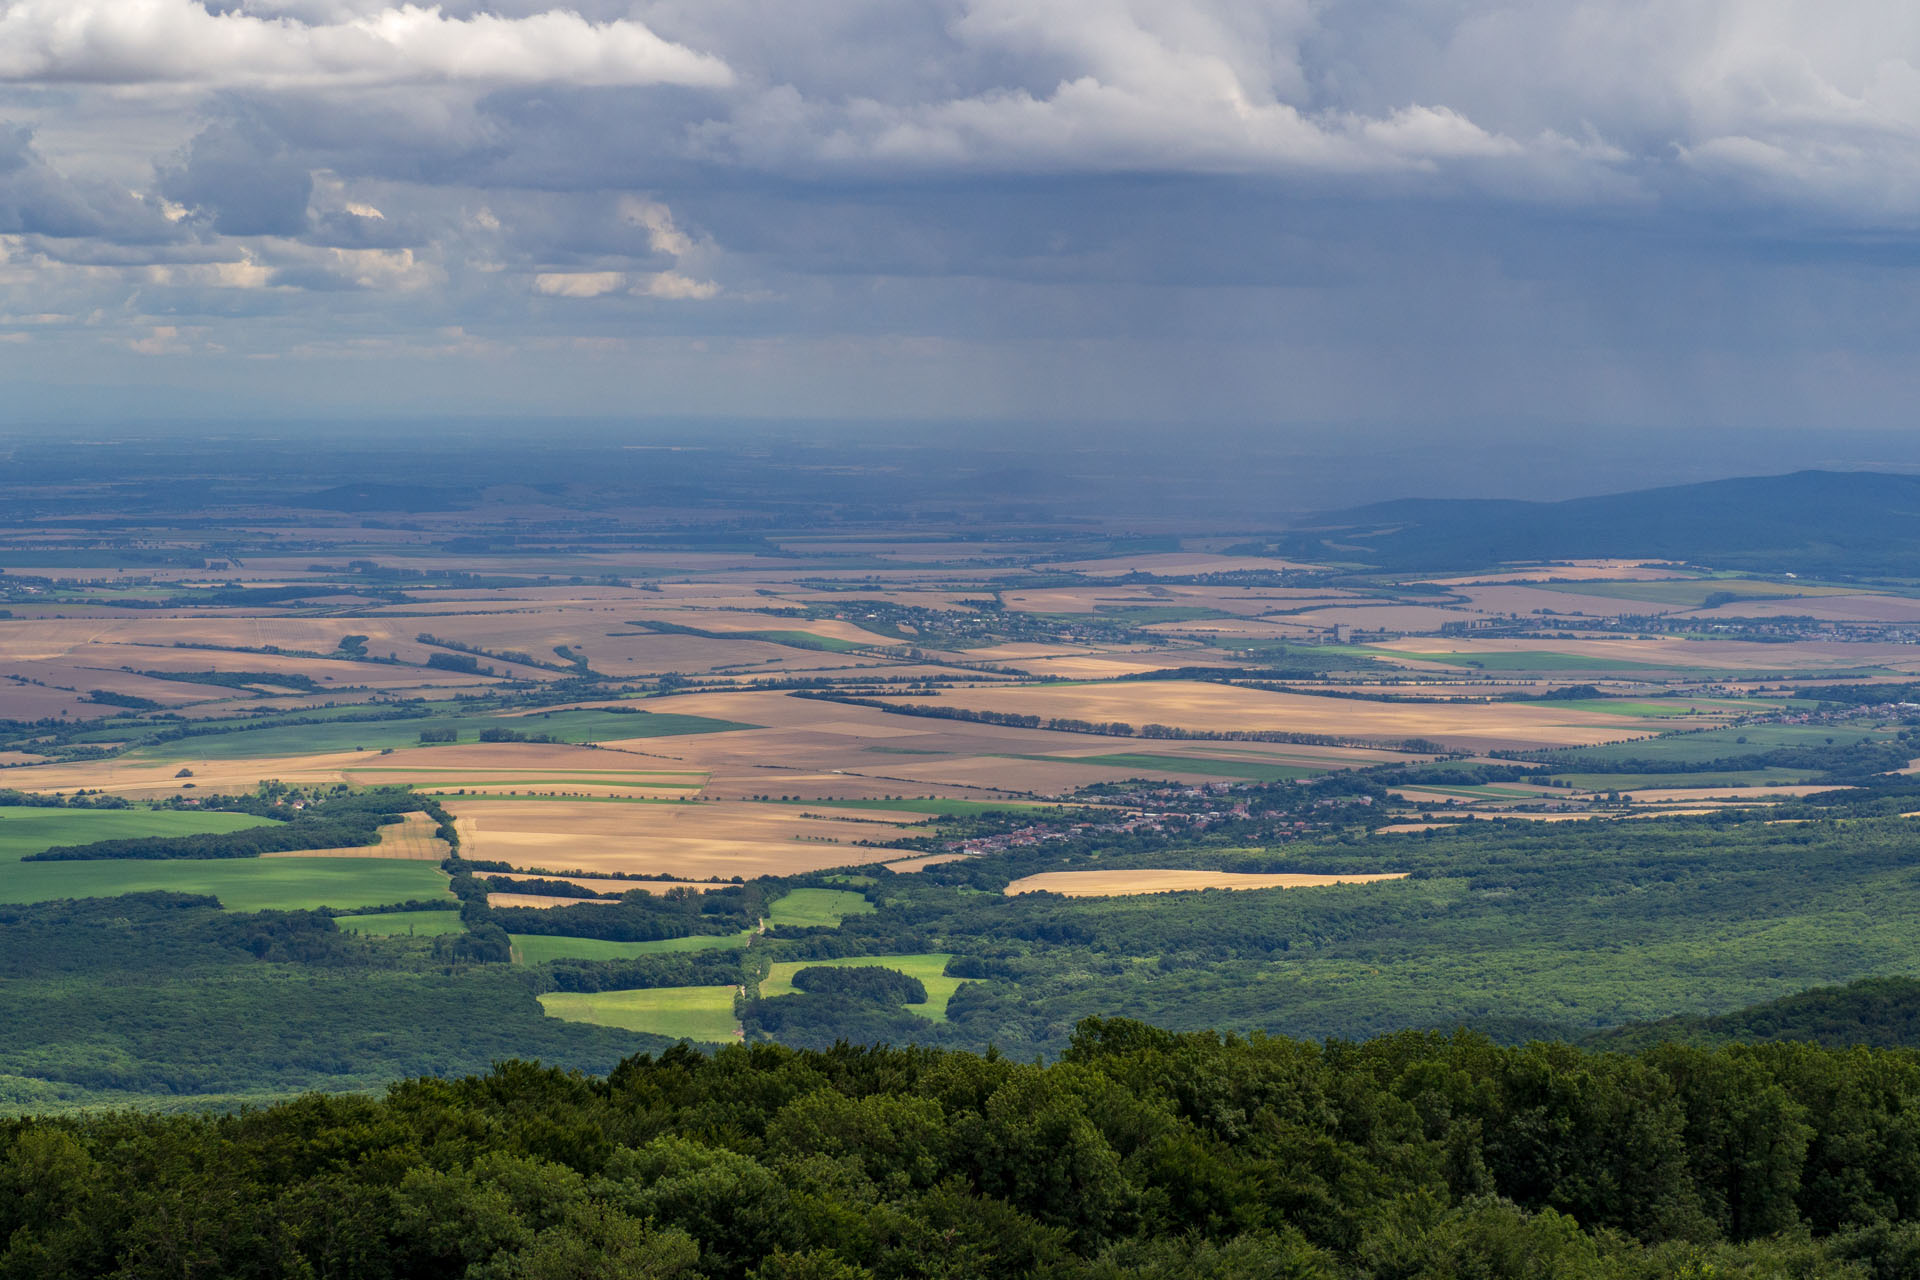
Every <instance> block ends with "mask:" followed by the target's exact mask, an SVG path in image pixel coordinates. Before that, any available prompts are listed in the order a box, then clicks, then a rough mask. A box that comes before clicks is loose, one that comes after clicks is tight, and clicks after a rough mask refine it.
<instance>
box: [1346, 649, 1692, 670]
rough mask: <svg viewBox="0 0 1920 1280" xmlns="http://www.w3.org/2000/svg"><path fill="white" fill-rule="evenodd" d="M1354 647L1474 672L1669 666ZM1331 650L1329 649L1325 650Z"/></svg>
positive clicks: (1567, 656)
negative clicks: (1465, 668)
mask: <svg viewBox="0 0 1920 1280" xmlns="http://www.w3.org/2000/svg"><path fill="white" fill-rule="evenodd" d="M1353 647H1354V648H1357V649H1359V650H1360V651H1362V652H1365V653H1372V654H1377V655H1379V656H1380V657H1382V658H1406V659H1410V660H1412V661H1417V662H1437V663H1439V664H1440V665H1442V666H1448V667H1467V668H1470V669H1472V670H1475V671H1664V670H1670V669H1671V668H1669V667H1666V666H1665V665H1664V664H1662V663H1658V662H1630V661H1628V660H1627V659H1625V658H1596V657H1592V656H1589V655H1587V654H1582V653H1558V652H1555V651H1553V650H1550V649H1514V650H1502V649H1487V650H1482V651H1479V652H1474V653H1459V652H1447V653H1410V652H1407V651H1405V650H1401V649H1380V648H1372V647H1369V646H1365V645H1356V646H1353ZM1329 652H1332V650H1329Z"/></svg>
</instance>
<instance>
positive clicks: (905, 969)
mask: <svg viewBox="0 0 1920 1280" xmlns="http://www.w3.org/2000/svg"><path fill="white" fill-rule="evenodd" d="M951 959H953V957H952V956H951V955H950V954H948V953H947V952H944V951H942V952H934V953H930V954H926V955H916V956H848V957H846V958H844V959H840V960H783V961H781V962H779V963H778V964H776V965H774V966H773V968H772V969H771V970H770V971H769V972H768V974H767V978H766V981H764V982H762V983H761V984H760V996H761V998H762V999H766V1000H771V999H772V998H773V997H775V996H790V995H792V994H794V992H795V991H797V990H798V988H797V987H795V986H794V985H793V975H794V974H796V973H798V972H800V971H801V970H802V969H812V968H816V967H820V968H832V969H849V968H857V967H860V966H863V965H870V966H876V967H879V968H882V969H892V970H893V971H894V972H895V973H904V974H906V975H907V976H908V977H909V978H918V979H920V981H921V982H922V983H923V984H925V986H926V988H927V1002H926V1003H925V1004H908V1005H902V1006H900V1007H901V1008H903V1009H905V1010H906V1011H907V1012H908V1013H917V1014H919V1015H920V1016H921V1017H923V1018H925V1019H927V1020H928V1021H929V1022H945V1021H946V1020H947V1001H948V1000H950V999H952V998H953V993H954V992H955V991H958V990H959V989H960V984H961V983H963V982H966V981H968V979H966V978H949V977H947V976H946V968H947V961H949V960H951Z"/></svg>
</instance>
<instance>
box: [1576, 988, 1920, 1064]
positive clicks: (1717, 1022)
mask: <svg viewBox="0 0 1920 1280" xmlns="http://www.w3.org/2000/svg"><path fill="white" fill-rule="evenodd" d="M1663 1040H1673V1041H1681V1042H1684V1043H1687V1044H1702V1045H1715V1044H1730V1043H1733V1042H1735V1041H1759V1040H1802V1041H1806V1042H1807V1043H1809V1044H1820V1045H1826V1046H1828V1047H1830V1048H1841V1047H1844V1046H1848V1045H1867V1046H1870V1047H1872V1048H1875V1049H1920V979H1916V978H1863V979H1862V980H1860V981H1859V982H1850V983H1848V984H1847V985H1845V986H1842V987H1815V988H1814V989H1813V990H1811V991H1801V992H1797V993H1795V994H1793V995H1790V996H1783V997H1782V998H1780V999H1778V1000H1769V1001H1767V1002H1766V1003H1765V1004H1757V1005H1754V1006H1752V1007H1751V1008H1747V1009H1737V1010H1735V1011H1733V1012H1732V1013H1723V1014H1718V1015H1716V1016H1714V1017H1707V1018H1663V1019H1661V1020H1660V1021H1658V1022H1636V1023H1629V1024H1628V1025H1626V1026H1622V1027H1613V1028H1610V1029H1608V1030H1606V1031H1601V1032H1598V1033H1596V1034H1594V1035H1592V1036H1590V1037H1587V1039H1586V1043H1588V1044H1591V1045H1597V1046H1605V1047H1607V1048H1635V1047H1642V1046H1646V1045H1652V1044H1655V1043H1658V1042H1660V1041H1663Z"/></svg>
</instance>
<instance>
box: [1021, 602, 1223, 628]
mask: <svg viewBox="0 0 1920 1280" xmlns="http://www.w3.org/2000/svg"><path fill="white" fill-rule="evenodd" d="M1093 612H1094V615H1095V616H1096V617H1097V618H1098V619H1099V620H1100V621H1102V622H1117V623H1119V624H1120V625H1121V626H1123V627H1150V626H1152V625H1153V624H1155V623H1157V622H1202V621H1205V620H1207V619H1210V618H1231V617H1233V616H1234V615H1233V614H1231V613H1225V612H1222V611H1221V610H1219V609H1208V608H1205V607H1202V606H1199V605H1184V604H1142V605H1126V604H1103V605H1095V606H1094V610H1093ZM1046 616H1049V617H1054V618H1064V619H1067V620H1068V621H1080V620H1082V619H1083V618H1084V615H1081V614H1072V613H1064V614H1063V613H1056V614H1049V615H1046Z"/></svg>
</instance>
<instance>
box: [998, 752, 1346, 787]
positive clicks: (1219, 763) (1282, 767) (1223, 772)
mask: <svg viewBox="0 0 1920 1280" xmlns="http://www.w3.org/2000/svg"><path fill="white" fill-rule="evenodd" d="M994 759H996V760H1034V761H1038V762H1040V763H1043V764H1086V765H1093V766H1094V767H1096V768H1100V769H1137V770H1145V771H1147V772H1149V773H1193V774H1199V775H1201V776H1202V777H1211V778H1243V779H1247V780H1249V781H1252V782H1295V781H1298V780H1299V779H1301V778H1317V777H1319V776H1320V775H1321V774H1323V773H1328V772H1331V770H1328V769H1324V768H1317V767H1309V766H1307V765H1292V764H1255V763H1253V762H1252V761H1244V762H1243V761H1239V760H1216V759H1210V758H1203V757H1199V756H1166V755H1153V754H1150V753H1145V752H1138V753H1136V752H1120V753H1117V754H1113V755H1104V756H1030V755H1016V754H1011V753H995V755H994Z"/></svg>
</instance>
